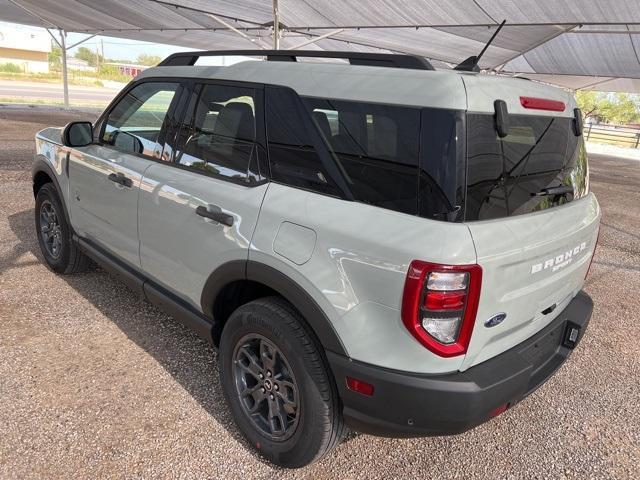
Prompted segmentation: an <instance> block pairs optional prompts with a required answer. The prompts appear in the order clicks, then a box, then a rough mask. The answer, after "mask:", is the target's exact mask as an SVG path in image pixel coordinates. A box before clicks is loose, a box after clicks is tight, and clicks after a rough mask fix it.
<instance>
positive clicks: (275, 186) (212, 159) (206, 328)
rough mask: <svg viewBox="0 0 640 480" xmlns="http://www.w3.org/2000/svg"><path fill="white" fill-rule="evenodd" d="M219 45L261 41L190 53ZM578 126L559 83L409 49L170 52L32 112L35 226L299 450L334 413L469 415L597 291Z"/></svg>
mask: <svg viewBox="0 0 640 480" xmlns="http://www.w3.org/2000/svg"><path fill="white" fill-rule="evenodd" d="M224 54H245V55H264V56H267V60H270V61H262V62H258V61H245V62H241V63H238V64H235V65H231V66H222V67H214V66H202V65H197V63H198V62H199V61H200V60H199V59H200V57H206V56H213V55H224ZM296 56H301V57H318V56H325V57H340V58H343V59H346V60H348V61H349V63H346V62H342V63H328V62H326V61H325V62H316V63H313V62H299V61H296ZM275 60H278V61H275ZM581 135H582V118H581V114H580V111H579V110H578V109H577V106H576V104H575V101H574V99H573V98H572V96H571V95H570V94H568V93H566V92H564V91H562V90H560V89H557V88H553V87H550V86H546V85H542V84H538V83H535V82H532V81H529V80H526V79H520V78H506V77H502V76H497V75H482V74H478V73H473V72H464V71H454V70H452V71H436V70H434V69H433V68H432V67H431V65H430V64H429V62H428V61H426V60H425V59H423V58H419V57H412V56H403V55H383V54H376V55H372V54H365V53H351V52H347V53H344V52H341V53H338V52H310V51H308V52H299V51H289V52H287V51H268V52H267V51H253V52H188V53H179V54H174V55H172V56H170V57H168V58H167V59H166V60H165V61H164V62H163V63H161V64H160V66H158V67H156V68H150V69H148V70H145V71H144V72H143V73H141V74H140V75H139V76H138V77H137V78H136V79H134V80H133V81H132V82H131V83H130V84H129V85H128V86H127V87H126V88H125V89H124V90H123V91H122V93H120V94H119V95H118V97H117V98H115V100H114V101H113V102H112V104H111V105H110V106H109V107H108V108H107V109H106V110H105V112H104V113H103V114H102V115H101V116H100V117H99V118H98V120H97V121H96V122H95V123H94V124H93V125H92V124H91V123H87V122H74V123H71V124H69V125H67V126H66V127H65V128H64V129H57V128H46V129H44V130H42V131H41V132H39V133H38V134H37V136H36V144H37V154H36V157H35V161H34V166H33V191H34V194H35V222H36V228H37V235H38V241H39V244H40V247H41V249H42V255H43V257H44V260H45V261H46V263H47V264H48V265H49V267H50V268H51V269H52V270H53V271H55V272H58V273H61V274H68V273H73V272H78V271H80V270H81V269H82V268H83V267H84V266H85V265H86V262H87V258H91V259H93V260H95V261H97V262H98V263H99V264H101V265H103V266H104V267H105V268H106V269H107V270H109V271H111V272H115V273H116V274H117V275H118V276H120V277H121V278H122V279H124V280H125V281H126V282H127V283H128V285H130V286H131V288H133V289H135V290H136V291H138V292H140V293H141V295H143V296H144V297H145V298H146V299H148V300H149V301H150V302H152V303H154V304H156V305H158V306H159V307H161V308H162V309H164V310H166V311H167V312H169V313H170V314H172V315H173V316H174V317H176V318H177V319H180V320H181V321H183V322H185V323H186V324H187V325H189V326H190V327H192V328H193V329H195V330H196V331H197V332H198V333H199V334H201V335H202V336H203V337H204V338H206V339H207V340H208V341H210V342H211V343H212V344H214V345H215V346H216V347H217V348H219V354H218V363H219V369H220V378H221V383H222V387H223V391H224V395H225V398H226V399H227V401H228V403H229V407H230V409H231V412H232V414H233V416H234V418H235V421H236V422H237V425H238V428H239V429H240V430H241V431H242V433H243V434H244V435H245V436H246V438H247V439H248V441H249V442H250V443H251V444H252V445H253V446H255V448H256V449H258V450H259V451H260V452H261V453H262V454H263V455H264V456H265V457H267V458H268V459H270V460H271V461H273V462H275V463H276V464H279V465H282V466H286V467H299V466H303V465H306V464H308V463H310V462H312V461H314V460H317V459H318V458H320V457H322V456H323V455H325V454H327V453H328V452H329V451H331V449H332V448H333V447H334V446H335V445H336V444H337V443H338V441H339V440H340V438H341V436H342V433H343V430H344V427H345V425H348V426H351V427H352V428H354V429H355V430H359V431H361V432H366V433H371V434H375V435H384V436H391V437H400V436H423V435H447V434H455V433H460V432H464V431H465V430H468V429H470V428H473V427H474V426H476V425H479V424H481V423H483V422H485V421H487V420H489V419H490V418H492V417H494V416H496V415H498V414H500V413H502V412H504V411H505V410H507V409H508V408H509V407H511V406H513V405H514V404H515V403H517V402H519V401H521V400H522V399H523V398H524V397H526V396H527V395H529V394H530V393H531V392H533V391H534V390H535V389H536V388H537V387H539V386H540V385H541V384H542V383H543V382H545V381H546V380H547V379H549V377H550V376H551V375H552V374H553V373H554V372H555V371H556V370H557V369H558V368H559V367H560V365H562V363H563V362H564V361H565V360H566V359H567V357H568V356H569V354H570V352H571V350H572V349H573V348H574V347H575V346H576V345H577V344H578V342H579V341H580V339H581V337H582V335H583V333H584V331H585V328H586V327H587V323H588V321H589V318H590V316H591V311H592V308H593V304H592V302H591V299H590V298H589V297H588V296H587V295H586V294H585V293H584V292H583V291H582V290H581V289H582V286H583V283H584V279H585V276H586V275H587V272H588V269H589V266H590V263H591V259H592V255H593V253H594V249H595V245H596V240H597V236H598V229H599V221H600V209H599V206H598V203H597V201H596V198H595V197H594V195H593V194H592V193H589V183H588V178H589V177H588V167H587V156H586V153H585V148H584V142H583V139H582V136H581Z"/></svg>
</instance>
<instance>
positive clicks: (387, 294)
mask: <svg viewBox="0 0 640 480" xmlns="http://www.w3.org/2000/svg"><path fill="white" fill-rule="evenodd" d="M283 223H285V224H286V225H287V232H288V236H287V238H286V239H285V240H286V241H285V242H283V241H281V240H282V239H281V238H280V237H278V232H279V231H281V226H282V224H283ZM289 224H294V225H299V226H300V227H301V229H300V232H301V234H300V236H299V238H297V239H292V238H291V237H292V235H291V232H292V231H293V230H292V228H291V227H290V226H289ZM309 230H312V231H313V232H315V236H313V235H310V234H309V232H308V231H309ZM277 238H278V240H276V239H277ZM287 242H302V243H305V242H307V243H309V244H311V243H313V245H292V247H291V249H290V252H291V254H290V255H289V254H287V251H286V250H287V247H286V243H287ZM274 244H275V245H276V249H275V250H278V252H276V251H275V250H274ZM309 246H310V247H311V250H312V253H311V255H310V258H308V260H306V261H302V260H304V259H303V258H302V256H301V255H300V252H301V251H308V247H309ZM303 247H304V248H303ZM283 253H284V254H285V255H287V256H289V258H287V257H286V256H283ZM249 259H250V260H254V261H258V262H261V263H265V264H267V265H269V266H271V267H274V268H276V269H278V270H280V271H281V272H283V273H285V274H286V275H288V276H289V277H290V278H291V279H292V280H294V281H295V282H297V283H298V284H299V285H300V286H301V287H303V288H304V289H305V290H306V291H307V292H308V293H309V294H310V295H311V296H312V297H313V299H314V300H315V301H316V302H317V303H318V305H319V306H320V307H321V308H322V309H323V310H324V311H325V313H326V314H327V316H328V317H329V319H330V321H331V322H332V324H333V327H334V328H335V330H336V331H337V333H338V334H339V337H340V339H341V340H342V343H343V345H344V347H345V350H346V351H347V353H348V355H349V356H350V357H351V358H353V359H355V360H359V361H362V362H366V363H369V364H373V365H378V366H382V367H386V368H391V369H397V370H404V371H408V372H419V373H441V372H451V371H455V370H457V369H458V368H459V367H460V365H461V363H462V357H459V358H441V357H438V356H436V355H435V354H433V353H431V352H430V351H429V350H427V349H426V348H425V347H423V346H422V345H420V344H419V343H418V341H417V340H416V339H415V338H414V337H413V336H412V335H411V334H410V333H409V332H408V331H407V329H406V328H405V327H404V324H403V323H402V319H401V316H400V308H401V301H402V292H403V289H404V282H405V276H406V272H407V269H408V266H409V263H410V262H411V261H412V260H414V259H422V260H426V261H434V262H440V263H452V264H468V263H475V260H476V258H475V250H474V247H473V243H472V240H471V235H470V233H469V230H468V228H467V227H466V226H465V225H462V224H452V223H444V222H437V221H430V220H425V219H422V218H419V217H414V216H411V215H405V214H401V213H397V212H393V211H390V210H383V209H381V208H378V207H372V206H369V205H365V204H362V203H357V202H349V201H345V200H339V199H336V198H332V197H328V196H324V195H319V194H316V193H311V192H306V191H303V190H298V189H295V188H291V187H286V186H282V185H279V184H276V183H272V184H271V185H270V186H269V190H268V191H267V194H266V196H265V199H264V203H263V206H262V210H261V212H260V217H259V219H258V225H257V228H256V231H255V233H254V236H253V239H252V243H251V247H250V251H249Z"/></svg>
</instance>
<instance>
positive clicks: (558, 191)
mask: <svg viewBox="0 0 640 480" xmlns="http://www.w3.org/2000/svg"><path fill="white" fill-rule="evenodd" d="M567 193H573V187H572V186H571V185H560V186H558V187H549V188H543V189H542V190H540V191H539V192H538V193H532V194H531V196H532V197H545V196H547V195H554V196H555V195H566V194H567Z"/></svg>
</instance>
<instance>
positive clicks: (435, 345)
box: [402, 260, 482, 357]
mask: <svg viewBox="0 0 640 480" xmlns="http://www.w3.org/2000/svg"><path fill="white" fill-rule="evenodd" d="M481 284H482V268H481V267H480V266H479V265H439V264H435V263H428V262H423V261H420V260H414V261H412V262H411V265H409V271H408V272H407V278H406V280H405V284H404V294H403V297H402V321H403V323H404V325H405V327H406V328H407V329H408V330H409V332H410V333H411V334H412V335H413V336H414V337H415V338H416V339H417V340H418V341H419V342H420V343H421V344H422V345H424V346H425V347H427V348H428V349H429V350H431V351H432V352H434V353H436V354H437V355H440V356H441V357H454V356H456V355H462V354H464V353H466V351H467V348H468V346H469V341H470V340H471V333H472V332H473V326H474V324H475V319H476V313H477V311H478V301H479V299H480V285H481Z"/></svg>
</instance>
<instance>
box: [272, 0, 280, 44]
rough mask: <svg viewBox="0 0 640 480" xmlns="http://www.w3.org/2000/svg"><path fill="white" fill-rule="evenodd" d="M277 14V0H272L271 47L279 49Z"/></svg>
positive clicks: (278, 19) (278, 21)
mask: <svg viewBox="0 0 640 480" xmlns="http://www.w3.org/2000/svg"><path fill="white" fill-rule="evenodd" d="M279 16H280V15H279V14H278V0H273V49H274V50H279V49H280V18H279Z"/></svg>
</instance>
